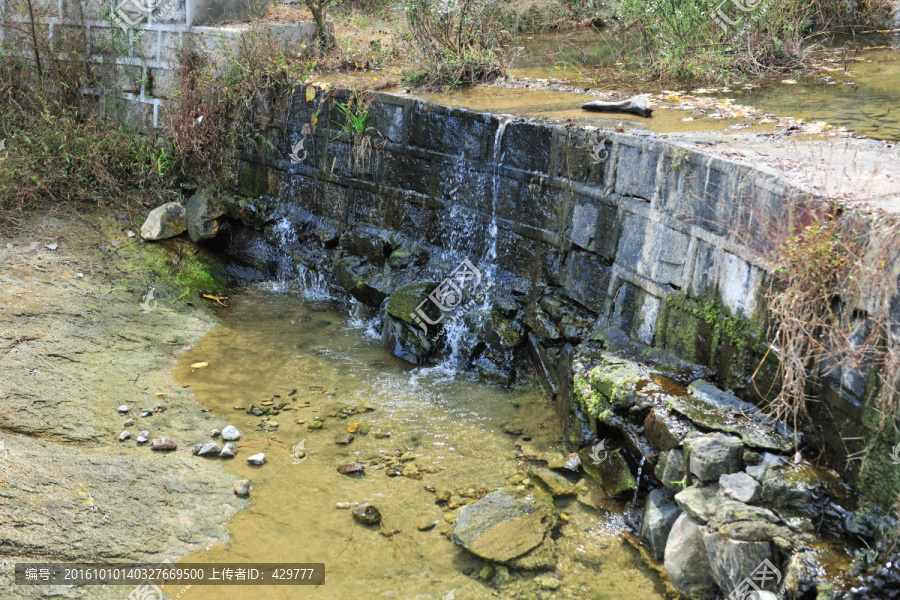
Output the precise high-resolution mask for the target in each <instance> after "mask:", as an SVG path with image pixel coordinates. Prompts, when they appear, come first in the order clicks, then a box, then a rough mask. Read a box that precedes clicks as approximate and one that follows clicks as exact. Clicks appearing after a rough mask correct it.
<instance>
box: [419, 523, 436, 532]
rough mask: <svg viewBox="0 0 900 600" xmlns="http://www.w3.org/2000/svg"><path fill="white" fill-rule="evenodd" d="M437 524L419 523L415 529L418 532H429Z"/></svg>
mask: <svg viewBox="0 0 900 600" xmlns="http://www.w3.org/2000/svg"><path fill="white" fill-rule="evenodd" d="M437 524H438V522H437V521H426V522H424V523H419V524H418V525H417V526H416V529H418V530H419V531H431V530H432V529H434V526H435V525H437Z"/></svg>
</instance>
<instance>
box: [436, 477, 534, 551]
mask: <svg viewBox="0 0 900 600" xmlns="http://www.w3.org/2000/svg"><path fill="white" fill-rule="evenodd" d="M550 525H551V519H550V518H549V516H548V515H547V514H545V513H544V512H543V511H541V510H539V509H538V508H537V507H535V506H534V505H532V504H530V503H527V502H522V501H521V500H517V499H516V498H515V497H513V496H512V495H511V494H509V493H508V492H506V491H503V490H498V491H496V492H492V493H490V494H488V495H487V496H485V497H484V498H482V499H481V500H478V501H477V502H475V503H474V504H469V505H466V506H464V507H463V508H462V509H461V510H460V511H459V514H458V515H457V517H456V520H455V522H454V524H453V531H452V535H451V540H452V541H453V542H454V543H456V544H459V545H460V546H462V547H463V548H465V549H467V550H468V551H469V552H471V553H473V554H475V555H476V556H480V557H481V558H484V559H486V560H491V561H495V562H507V561H510V560H512V559H514V558H517V557H519V556H522V555H523V554H525V553H527V552H528V551H529V550H532V549H533V548H536V547H537V546H539V545H540V544H541V542H543V541H544V537H545V536H546V535H547V533H548V532H549V528H550Z"/></svg>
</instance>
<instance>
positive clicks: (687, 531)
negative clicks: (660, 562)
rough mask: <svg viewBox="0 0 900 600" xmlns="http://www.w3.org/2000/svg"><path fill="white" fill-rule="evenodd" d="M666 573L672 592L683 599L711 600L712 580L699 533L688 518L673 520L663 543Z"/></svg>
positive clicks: (713, 589) (713, 581) (701, 533)
mask: <svg viewBox="0 0 900 600" xmlns="http://www.w3.org/2000/svg"><path fill="white" fill-rule="evenodd" d="M664 561H665V567H666V573H667V574H668V576H669V581H671V582H672V585H674V586H675V589H677V590H678V592H679V593H680V594H681V595H682V596H684V597H685V598H691V599H693V600H712V599H713V598H715V596H716V589H717V588H716V580H715V579H714V578H713V576H712V572H711V569H710V565H709V557H708V553H707V551H706V545H705V544H704V542H703V530H702V529H701V527H700V524H699V523H697V521H695V520H694V519H692V518H691V517H690V515H688V514H686V513H684V514H682V515H681V516H680V517H678V518H677V519H676V520H675V523H674V524H673V525H672V529H671V531H669V538H668V539H667V540H666V552H665V557H664Z"/></svg>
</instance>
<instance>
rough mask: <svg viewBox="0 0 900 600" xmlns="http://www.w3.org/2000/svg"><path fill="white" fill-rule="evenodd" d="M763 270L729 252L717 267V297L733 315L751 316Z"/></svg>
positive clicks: (754, 307) (754, 308)
mask: <svg viewBox="0 0 900 600" xmlns="http://www.w3.org/2000/svg"><path fill="white" fill-rule="evenodd" d="M762 279H763V272H762V271H761V270H760V269H758V268H757V267H754V266H752V265H750V264H749V263H747V262H746V261H745V260H743V259H741V258H738V257H737V256H736V255H734V254H731V253H730V252H726V253H725V258H724V260H723V261H722V264H721V266H720V268H719V297H720V298H721V300H722V304H724V305H725V307H726V308H727V309H728V310H730V311H731V313H732V314H734V315H742V316H744V317H748V318H749V317H751V316H753V313H754V311H755V310H756V304H757V303H756V297H757V293H758V291H759V286H760V284H761V283H762Z"/></svg>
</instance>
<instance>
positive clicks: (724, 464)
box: [684, 433, 744, 481]
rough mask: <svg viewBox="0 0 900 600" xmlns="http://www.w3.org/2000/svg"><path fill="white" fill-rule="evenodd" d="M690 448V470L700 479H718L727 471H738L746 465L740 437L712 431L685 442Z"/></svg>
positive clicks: (685, 445)
mask: <svg viewBox="0 0 900 600" xmlns="http://www.w3.org/2000/svg"><path fill="white" fill-rule="evenodd" d="M684 447H685V448H686V449H687V450H688V452H689V456H688V461H689V466H690V468H689V471H690V473H691V475H693V476H694V477H696V478H697V479H699V480H700V481H718V480H719V477H721V476H722V475H723V474H725V473H736V472H737V471H740V470H742V469H743V466H744V464H743V463H744V445H743V443H742V442H741V439H740V438H739V437H735V436H733V435H726V434H724V433H710V434H707V435H704V436H698V437H695V438H691V439H689V440H686V441H685V442H684Z"/></svg>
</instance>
